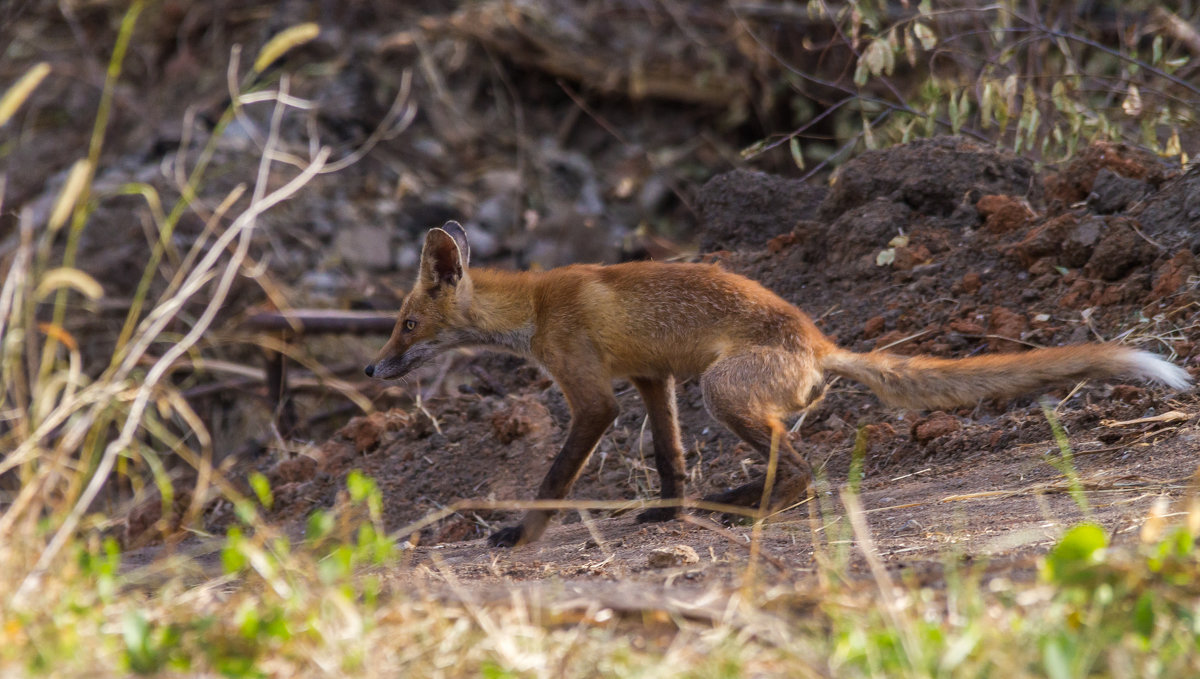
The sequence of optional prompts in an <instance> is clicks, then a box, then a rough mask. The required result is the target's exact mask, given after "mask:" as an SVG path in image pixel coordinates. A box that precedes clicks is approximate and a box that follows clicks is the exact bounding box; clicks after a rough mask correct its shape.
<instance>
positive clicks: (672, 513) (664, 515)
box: [637, 507, 679, 523]
mask: <svg viewBox="0 0 1200 679" xmlns="http://www.w3.org/2000/svg"><path fill="white" fill-rule="evenodd" d="M678 516H679V508H678V507H653V508H651V509H647V510H646V511H644V512H642V513H641V514H638V515H637V522H638V523H660V522H662V521H671V520H673V519H675V518H677V517H678Z"/></svg>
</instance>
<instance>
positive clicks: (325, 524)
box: [304, 509, 334, 542]
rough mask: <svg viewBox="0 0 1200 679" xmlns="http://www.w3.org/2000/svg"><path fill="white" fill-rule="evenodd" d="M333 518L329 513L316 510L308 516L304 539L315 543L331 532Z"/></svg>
mask: <svg viewBox="0 0 1200 679" xmlns="http://www.w3.org/2000/svg"><path fill="white" fill-rule="evenodd" d="M333 523H334V522H333V517H332V516H330V514H329V512H327V511H325V510H323V509H318V510H317V511H315V512H313V513H312V514H309V515H308V525H307V526H306V528H305V530H304V539H305V540H308V541H309V542H317V541H319V540H321V539H322V538H324V537H325V536H326V535H329V534H330V533H331V532H333Z"/></svg>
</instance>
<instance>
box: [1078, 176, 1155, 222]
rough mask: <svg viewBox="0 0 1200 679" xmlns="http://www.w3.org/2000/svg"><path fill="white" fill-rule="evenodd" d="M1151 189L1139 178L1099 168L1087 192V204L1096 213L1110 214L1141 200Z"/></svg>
mask: <svg viewBox="0 0 1200 679" xmlns="http://www.w3.org/2000/svg"><path fill="white" fill-rule="evenodd" d="M1151 190H1152V188H1151V186H1150V184H1148V183H1146V182H1144V181H1142V180H1141V179H1135V178H1133V177H1122V176H1121V175H1119V174H1117V173H1115V172H1113V171H1111V170H1109V169H1108V168H1100V171H1099V172H1097V173H1096V179H1095V181H1094V182H1093V183H1092V192H1091V193H1090V194H1088V198H1087V204H1088V207H1089V208H1091V209H1092V210H1093V211H1094V212H1096V213H1098V214H1102V215H1107V214H1112V213H1114V212H1120V211H1121V210H1124V209H1125V208H1126V207H1128V206H1129V205H1132V204H1133V203H1136V202H1137V201H1139V200H1141V199H1142V198H1143V197H1145V196H1146V194H1148V193H1150V191H1151Z"/></svg>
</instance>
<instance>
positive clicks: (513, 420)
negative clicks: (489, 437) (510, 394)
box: [491, 396, 552, 444]
mask: <svg viewBox="0 0 1200 679" xmlns="http://www.w3.org/2000/svg"><path fill="white" fill-rule="evenodd" d="M491 419H492V430H493V431H494V432H495V433H496V438H497V439H498V440H499V441H500V443H505V444H507V443H512V442H513V441H515V440H517V439H519V438H522V437H525V436H530V435H537V434H540V433H544V432H547V431H549V430H550V428H551V426H552V420H551V418H550V412H549V411H548V410H546V406H545V405H543V404H542V402H541V401H540V400H538V399H536V398H533V397H532V396H522V397H518V398H514V399H511V401H510V404H509V407H507V408H502V409H500V410H497V411H496V412H494V413H492V418H491Z"/></svg>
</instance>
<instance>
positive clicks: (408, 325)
mask: <svg viewBox="0 0 1200 679" xmlns="http://www.w3.org/2000/svg"><path fill="white" fill-rule="evenodd" d="M404 329H405V330H407V331H409V332H412V331H413V330H416V329H417V322H416V321H414V320H413V319H411V318H410V319H408V320H407V321H404Z"/></svg>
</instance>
